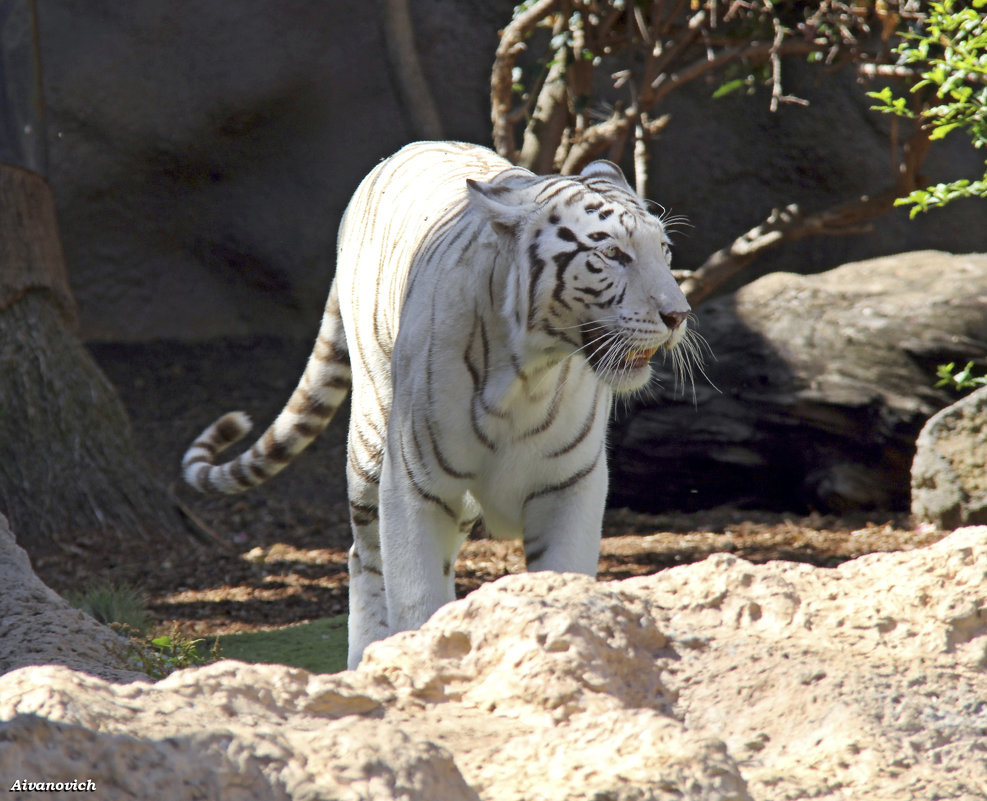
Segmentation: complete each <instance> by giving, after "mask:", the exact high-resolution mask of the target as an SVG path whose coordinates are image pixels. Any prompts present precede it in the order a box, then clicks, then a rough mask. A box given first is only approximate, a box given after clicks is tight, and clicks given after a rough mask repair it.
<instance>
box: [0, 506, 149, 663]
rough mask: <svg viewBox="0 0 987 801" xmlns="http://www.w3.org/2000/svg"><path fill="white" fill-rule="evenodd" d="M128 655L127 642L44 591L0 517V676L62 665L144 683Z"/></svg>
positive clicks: (41, 583)
mask: <svg viewBox="0 0 987 801" xmlns="http://www.w3.org/2000/svg"><path fill="white" fill-rule="evenodd" d="M129 651H130V646H129V641H128V640H126V639H124V638H123V637H121V636H119V635H118V634H115V633H114V632H113V631H111V630H110V629H109V628H107V627H106V626H103V625H101V624H99V623H97V622H96V621H95V620H93V618H91V617H90V616H89V615H86V614H84V613H82V612H80V611H79V610H78V609H74V608H73V607H71V606H69V604H68V603H67V602H66V601H65V600H64V599H63V598H62V597H61V596H59V595H58V594H57V593H56V592H54V591H53V590H51V589H49V588H48V587H47V586H45V584H44V583H43V582H42V581H41V579H39V578H38V577H37V576H36V575H35V574H34V571H33V570H32V569H31V560H30V559H29V558H28V555H27V552H26V551H25V550H24V549H23V548H21V547H20V546H19V545H18V544H17V541H16V540H15V539H14V535H13V533H12V532H11V530H10V527H9V526H8V524H7V518H6V517H4V516H3V515H2V514H0V673H6V672H7V671H10V670H14V669H15V668H19V667H23V666H25V665H65V666H66V667H70V668H73V669H74V670H77V671H83V672H85V673H91V674H92V675H94V676H101V677H103V678H105V679H111V680H113V681H133V680H135V679H144V680H146V679H147V676H145V675H144V674H143V673H137V672H135V671H134V670H131V669H130V668H129V667H128V652H129Z"/></svg>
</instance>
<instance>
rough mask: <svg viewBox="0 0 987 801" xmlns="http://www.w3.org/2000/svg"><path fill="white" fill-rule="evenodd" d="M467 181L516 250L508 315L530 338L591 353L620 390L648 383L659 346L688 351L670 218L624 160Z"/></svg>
mask: <svg viewBox="0 0 987 801" xmlns="http://www.w3.org/2000/svg"><path fill="white" fill-rule="evenodd" d="M467 183H468V186H469V201H470V205H471V207H472V208H474V209H476V210H478V211H479V213H481V214H483V215H485V216H486V217H487V218H488V219H489V221H490V223H491V226H492V229H493V230H494V231H495V232H496V234H497V236H498V237H499V238H500V242H501V245H502V246H503V248H504V249H509V250H513V263H514V268H515V272H514V275H513V276H512V279H513V280H512V281H511V282H509V284H508V290H507V292H506V297H505V298H504V314H505V315H510V316H512V317H513V318H514V319H513V322H514V325H515V328H523V331H524V335H525V337H526V338H527V340H528V341H533V342H535V343H536V347H538V348H541V349H542V350H543V351H544V353H545V354H546V355H547V356H548V357H549V358H559V357H564V356H565V355H568V354H571V353H573V352H578V353H580V354H582V355H583V356H584V357H585V358H586V359H587V361H588V362H589V364H590V365H591V366H592V368H593V369H594V370H595V371H596V373H597V375H598V376H599V377H600V378H601V379H602V380H603V381H605V382H607V383H608V384H609V385H610V386H611V387H612V388H613V390H614V391H615V392H633V391H635V390H638V389H641V388H642V387H644V386H646V385H647V383H648V382H649V380H650V379H651V366H650V361H651V357H652V356H654V355H655V353H657V352H659V351H661V350H663V351H667V352H669V353H672V355H673V356H677V355H679V354H677V353H675V352H673V351H674V349H675V348H676V346H678V345H679V344H680V343H682V342H683V340H684V339H685V338H686V335H687V331H688V325H689V323H688V318H689V314H690V312H691V308H690V306H689V303H688V301H687V300H686V299H685V295H683V294H682V291H681V290H680V289H679V287H678V284H677V283H676V281H675V279H674V278H673V276H672V273H671V269H670V266H669V264H670V260H671V251H670V249H669V241H668V236H667V235H666V232H665V228H664V225H663V224H662V222H661V220H659V219H658V218H657V217H655V216H653V215H652V214H650V213H649V212H648V210H647V209H646V208H645V206H644V204H643V203H642V201H641V200H640V199H639V198H638V196H637V194H636V193H635V192H634V190H633V189H631V187H630V186H629V185H628V183H627V180H626V179H625V178H624V174H623V173H622V172H621V170H620V168H619V167H617V166H616V165H615V164H612V163H611V162H609V161H594V162H593V163H591V164H589V165H588V166H587V167H586V168H585V169H584V170H583V171H582V172H581V173H580V174H579V175H577V176H536V175H534V174H532V173H530V172H528V171H527V170H524V169H521V168H511V169H508V170H505V171H504V172H503V173H501V174H499V175H497V176H495V177H494V178H493V180H491V181H489V182H488V183H481V182H478V181H468V182H467ZM684 363H685V362H683V361H681V360H680V361H679V362H677V364H684Z"/></svg>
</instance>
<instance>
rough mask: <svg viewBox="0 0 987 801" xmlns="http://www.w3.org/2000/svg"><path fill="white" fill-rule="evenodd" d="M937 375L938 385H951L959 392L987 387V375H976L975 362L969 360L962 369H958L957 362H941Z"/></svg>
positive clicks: (951, 387)
mask: <svg viewBox="0 0 987 801" xmlns="http://www.w3.org/2000/svg"><path fill="white" fill-rule="evenodd" d="M936 377H937V378H938V379H939V380H938V381H937V382H936V386H937V387H949V388H950V389H953V390H956V391H957V392H961V391H963V390H967V389H976V388H977V387H987V375H981V376H975V375H974V374H973V362H967V363H966V366H965V367H964V368H963V369H961V370H957V369H956V363H955V362H950V363H949V364H940V365H939V367H938V368H936Z"/></svg>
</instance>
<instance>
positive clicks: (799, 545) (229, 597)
mask: <svg viewBox="0 0 987 801" xmlns="http://www.w3.org/2000/svg"><path fill="white" fill-rule="evenodd" d="M90 349H91V351H92V353H93V355H94V356H95V357H96V360H97V361H98V362H99V364H100V366H101V367H102V368H103V370H104V372H105V373H106V374H107V376H108V377H109V378H110V380H111V381H112V382H113V383H114V384H115V385H116V386H117V388H118V390H119V392H120V395H121V397H122V398H123V401H124V403H125V405H126V406H127V409H128V411H129V412H130V414H131V419H132V421H133V425H134V436H135V439H136V440H137V442H138V444H139V445H140V447H141V448H142V449H143V450H144V452H145V453H146V456H147V459H148V462H149V463H150V465H151V467H152V469H153V470H155V471H156V472H157V474H158V475H160V476H161V480H162V482H164V483H168V484H171V483H173V482H174V491H175V496H176V497H177V498H178V499H179V501H180V502H181V503H182V504H184V505H185V506H186V507H187V508H188V509H189V511H190V512H191V513H192V514H194V515H195V516H196V518H198V519H199V520H200V521H201V523H202V524H203V525H204V526H205V527H206V528H207V529H208V530H209V531H211V532H212V536H211V537H206V538H205V541H204V542H194V541H193V540H192V539H185V538H178V539H177V540H175V541H172V542H168V543H164V542H161V543H147V542H143V541H135V542H134V543H133V547H132V548H114V549H112V552H110V553H107V552H106V551H105V549H101V548H100V547H99V544H98V543H95V542H80V543H78V547H77V548H76V549H74V551H73V552H70V553H69V552H67V553H64V554H60V555H59V556H57V557H51V558H46V559H42V560H38V561H37V562H36V564H35V568H36V570H37V571H38V573H39V575H40V576H41V577H42V579H44V580H45V581H46V582H47V583H48V584H49V585H50V586H52V587H53V588H55V589H56V590H58V591H61V592H64V591H67V590H79V589H84V588H85V587H87V586H91V585H94V584H97V583H100V582H115V583H125V584H131V585H134V586H136V587H138V588H140V589H141V590H142V591H143V592H144V593H145V594H146V596H147V598H148V600H149V602H150V609H151V611H152V614H153V615H154V616H155V619H156V620H157V621H158V628H159V629H161V630H169V629H171V628H173V627H175V626H177V627H178V628H180V629H182V630H183V631H185V632H187V633H190V634H196V635H205V634H215V633H227V632H233V631H245V630H255V629H260V628H269V627H275V626H283V625H288V624H291V623H298V622H302V621H305V620H310V619H313V618H319V617H326V616H329V615H337V614H342V613H344V612H345V611H346V591H347V575H346V551H347V548H348V547H349V542H350V540H349V530H348V524H347V504H346V496H345V477H344V465H345V439H346V419H347V417H348V408H344V409H343V410H341V412H340V417H339V418H338V419H337V420H335V421H334V422H333V424H332V425H330V428H329V429H328V430H327V432H326V433H325V434H323V435H322V437H321V438H320V439H319V440H317V441H316V442H315V443H314V444H313V445H312V446H311V447H310V448H309V449H308V450H307V451H306V452H305V453H303V454H302V455H301V456H300V457H299V458H298V459H297V460H296V462H295V464H293V465H292V466H291V467H289V468H288V469H287V470H286V471H285V472H284V473H282V474H281V475H279V476H278V477H276V478H275V479H273V480H272V481H270V482H269V483H268V484H267V485H265V486H263V487H261V488H258V489H256V490H254V491H252V492H249V493H247V494H245V495H240V496H233V497H226V498H204V497H201V496H198V495H196V494H195V493H194V492H192V491H191V490H189V489H187V488H185V487H184V486H182V485H181V484H180V483H179V482H178V465H179V463H180V461H181V455H182V453H183V452H184V450H185V448H186V447H187V446H188V443H189V442H191V440H192V439H193V438H194V437H195V435H196V434H197V433H198V432H199V431H200V430H201V429H202V428H204V427H205V426H206V425H207V424H208V423H210V422H211V421H212V420H213V419H215V418H216V417H218V416H219V415H220V414H223V413H225V412H227V411H231V410H234V409H242V410H244V411H246V412H248V413H249V414H250V415H251V417H252V418H253V419H254V420H255V421H256V423H257V426H258V428H261V427H263V426H265V425H266V424H267V423H268V422H269V421H270V420H271V419H273V417H274V415H275V414H276V413H277V411H278V410H279V409H280V408H281V405H282V404H283V403H284V402H285V401H286V400H287V398H288V395H289V394H290V392H291V389H292V388H293V386H294V383H295V380H296V379H297V377H298V375H299V374H300V372H301V369H302V367H303V365H304V362H305V359H306V357H307V355H308V349H309V343H305V342H294V341H283V340H277V339H272V338H252V339H240V340H223V341H217V342H212V343H208V344H182V343H175V342H170V343H151V344H144V345H109V344H103V345H94V346H91V348H90ZM604 535H605V539H604V542H603V547H602V553H601V557H600V572H599V575H600V577H601V578H602V579H604V580H611V579H620V578H626V577H628V576H637V575H644V574H648V573H653V572H656V571H658V570H662V569H664V568H666V567H670V566H673V565H679V564H686V563H689V562H694V561H698V560H701V559H704V558H705V557H706V556H708V555H709V554H710V553H713V552H717V551H728V552H730V553H733V554H736V555H737V556H740V557H743V558H745V559H749V560H751V561H753V562H764V561H768V560H771V559H787V560H794V561H801V562H809V563H812V564H816V565H820V566H826V567H831V566H834V565H837V564H840V563H841V562H844V561H846V560H848V559H852V558H854V557H856V556H859V555H861V554H864V553H869V552H873V551H888V550H899V549H904V548H912V547H918V546H921V545H925V544H927V543H929V542H932V541H934V540H935V539H938V538H939V537H940V536H942V533H941V532H937V531H934V530H927V529H922V528H918V529H916V528H914V527H912V526H911V525H910V522H909V519H908V516H907V515H904V514H894V513H887V512H885V513H872V514H869V515H864V516H860V517H856V518H835V517H829V516H822V515H812V516H809V517H798V516H794V515H790V514H784V513H768V512H756V511H750V510H738V509H730V508H720V509H712V510H708V511H704V512H698V513H694V514H676V513H670V514H666V515H660V516H655V515H643V514H637V513H634V512H632V511H630V510H626V509H612V510H609V511H608V513H607V517H606V523H605V531H604ZM176 543H177V544H176ZM522 569H523V557H522V554H521V550H520V547H519V545H518V544H517V543H513V542H493V541H491V540H487V539H483V538H473V539H470V540H469V541H468V542H467V543H466V545H465V547H464V549H463V552H462V553H461V555H460V558H459V561H458V562H457V565H456V574H457V582H456V584H457V591H458V593H459V594H460V595H464V594H466V593H467V592H469V591H471V590H472V589H475V588H476V587H477V586H479V585H480V584H481V583H483V582H486V581H491V580H493V579H496V578H498V577H500V576H502V575H505V574H507V573H512V572H518V571H520V570H522Z"/></svg>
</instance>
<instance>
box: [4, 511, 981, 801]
mask: <svg viewBox="0 0 987 801" xmlns="http://www.w3.org/2000/svg"><path fill="white" fill-rule="evenodd" d="M985 699H987V527H981V528H967V529H961V530H958V531H956V532H954V533H953V534H951V535H949V536H948V537H946V538H945V539H943V540H942V541H940V542H939V543H936V544H935V545H932V546H929V547H927V548H923V549H919V550H914V551H910V552H902V553H890V554H875V555H871V556H866V557H863V558H860V559H857V560H855V561H852V562H848V563H846V564H844V565H842V566H841V567H839V568H836V569H820V568H814V567H811V566H808V565H802V564H792V563H783V562H775V563H770V564H766V565H759V566H755V565H752V564H750V563H748V562H745V561H744V560H741V559H738V558H736V557H733V556H730V555H717V556H713V557H710V558H709V559H707V560H706V561H704V562H702V563H699V564H694V565H688V566H683V567H678V568H673V569H670V570H666V571H664V572H662V573H660V574H657V575H654V576H648V577H644V578H636V579H628V580H626V581H622V582H618V583H610V584H603V583H597V582H594V581H592V580H591V579H588V578H586V577H581V576H574V575H558V574H549V573H545V574H522V575H518V576H511V577H507V578H505V579H502V580H501V581H498V582H496V583H494V584H490V585H487V586H485V587H483V588H481V589H480V590H478V591H476V592H474V593H473V594H471V595H470V596H469V597H468V598H466V599H465V600H462V601H459V602H457V603H454V604H450V605H448V606H446V607H444V608H443V609H441V610H440V611H439V612H438V613H436V615H435V616H433V618H432V619H431V620H430V621H429V622H428V623H427V624H426V625H425V626H424V627H423V628H422V629H421V630H420V631H417V632H408V633H404V634H400V635H397V636H395V637H392V638H390V639H388V640H386V641H384V642H381V643H378V644H376V645H374V646H371V648H369V649H368V651H367V654H366V657H365V659H364V662H363V664H362V665H361V666H360V668H359V669H358V670H355V671H348V672H344V673H340V674H336V675H312V674H309V673H307V672H305V671H302V670H298V669H293V668H287V667H283V666H276V665H246V664H242V663H238V662H232V661H224V662H219V663H216V664H214V665H210V666H207V667H204V668H198V669H190V670H185V671H181V672H179V673H176V674H174V675H172V676H170V677H169V678H167V679H164V680H162V681H159V682H157V683H156V684H148V683H136V682H135V683H131V684H113V683H109V682H107V681H104V680H101V679H98V678H95V677H93V676H90V675H86V674H84V673H80V672H75V671H72V670H69V669H67V668H64V667H32V668H24V669H21V670H16V671H13V672H11V673H8V674H7V675H5V676H2V677H0V776H4V777H14V778H20V779H22V780H25V781H35V780H39V779H44V780H47V781H71V780H73V779H92V780H93V781H94V782H95V783H96V786H97V788H98V794H99V797H100V798H101V799H104V798H105V799H124V798H128V799H129V798H135V797H138V798H158V797H162V798H163V797H168V798H170V799H191V798H202V797H210V798H223V799H234V800H236V799H248V798H249V799H316V798H333V799H371V798H372V799H421V800H422V801H437V800H440V801H446V799H449V800H450V801H456V800H457V799H489V800H490V801H522V799H524V800H525V801H541V800H542V799H544V801H549V800H551V801H556V800H557V799H562V798H564V799H595V800H596V801H600V800H601V799H614V800H615V801H631V800H632V799H633V800H634V801H642V800H644V799H649V800H650V799H654V800H655V801H658V800H661V801H665V800H666V799H667V800H668V801H672V799H675V800H676V801H683V800H684V799H685V800H689V801H700V799H701V800H702V801H728V800H734V799H736V800H737V801H739V800H740V799H763V800H764V801H779V800H780V799H808V798H813V799H830V800H831V801H851V800H852V801H858V799H867V801H892V799H893V800H894V801H902V800H903V799H923V801H924V800H925V799H947V798H948V799H968V800H969V801H973V800H974V799H982V798H984V797H985V794H987V702H985ZM67 795H68V794H66V796H67ZM13 797H14V798H17V797H20V796H18V795H17V794H16V793H15V794H14V795H13ZM24 797H27V794H24ZM46 797H49V796H46ZM50 797H59V796H58V794H57V793H56V794H53V795H51V796H50Z"/></svg>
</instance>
